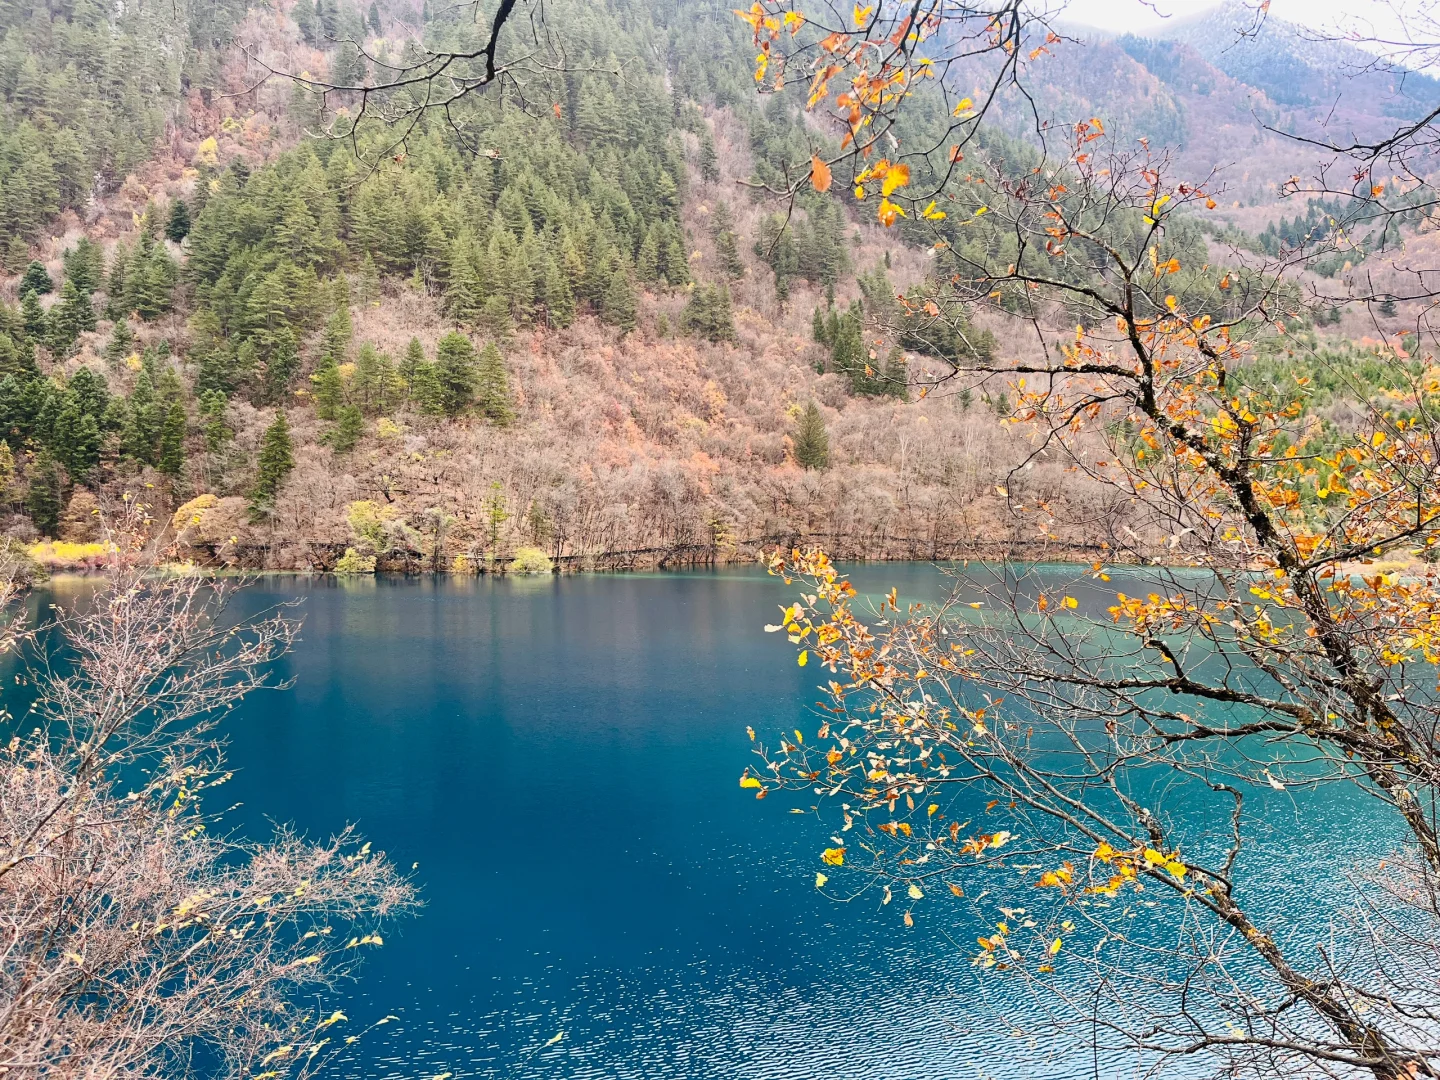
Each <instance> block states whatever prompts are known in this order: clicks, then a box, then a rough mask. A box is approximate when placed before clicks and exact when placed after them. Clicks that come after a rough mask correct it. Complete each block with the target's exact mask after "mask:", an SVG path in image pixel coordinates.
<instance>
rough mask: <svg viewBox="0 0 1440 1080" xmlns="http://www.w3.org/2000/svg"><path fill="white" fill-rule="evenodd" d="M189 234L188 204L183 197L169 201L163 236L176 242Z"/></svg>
mask: <svg viewBox="0 0 1440 1080" xmlns="http://www.w3.org/2000/svg"><path fill="white" fill-rule="evenodd" d="M189 235H190V206H189V204H188V203H186V201H185V200H184V199H174V200H172V201H171V203H170V218H169V220H168V221H166V222H165V236H166V238H167V239H169V240H173V241H174V242H175V243H177V244H178V243H180V241H181V240H184V239H185V237H187V236H189Z"/></svg>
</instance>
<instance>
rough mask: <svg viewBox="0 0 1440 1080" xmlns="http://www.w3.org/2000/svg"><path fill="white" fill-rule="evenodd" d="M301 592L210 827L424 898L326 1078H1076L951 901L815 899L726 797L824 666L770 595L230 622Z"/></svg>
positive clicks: (341, 595)
mask: <svg viewBox="0 0 1440 1080" xmlns="http://www.w3.org/2000/svg"><path fill="white" fill-rule="evenodd" d="M856 580H857V583H858V584H860V585H861V587H862V588H873V589H876V590H879V589H881V588H888V587H889V586H890V585H892V584H893V585H897V586H898V587H899V591H900V595H901V598H902V600H904V599H913V600H928V599H936V598H938V597H939V596H941V595H942V593H943V591H944V589H945V587H946V585H947V584H948V582H947V579H945V578H944V577H942V576H941V575H940V574H939V573H938V572H937V571H936V570H935V569H934V568H933V567H928V566H921V565H888V566H875V567H868V568H862V569H861V570H860V571H858V572H857V575H856ZM296 596H300V597H303V604H302V605H301V608H300V612H301V614H302V615H303V618H304V631H303V634H302V639H301V641H300V643H299V645H298V647H297V648H296V649H295V651H294V652H293V654H291V655H290V656H289V657H287V658H286V660H285V661H284V664H283V668H284V672H285V674H288V675H291V676H293V677H294V679H295V686H294V688H293V689H291V690H289V691H285V692H282V693H267V694H264V695H261V696H258V697H255V698H253V699H252V700H250V701H249V702H247V703H246V704H245V705H244V707H243V708H242V709H241V710H239V711H238V713H237V714H236V715H235V716H234V717H233V718H231V719H230V720H228V721H227V722H226V732H227V734H228V736H229V739H230V749H229V757H230V762H231V764H232V765H233V766H234V767H235V768H236V769H237V776H236V779H235V780H234V781H233V783H232V786H231V787H230V788H228V789H227V792H228V794H229V795H230V796H231V797H234V798H238V799H240V800H241V802H242V805H241V806H240V808H239V809H238V810H236V811H234V812H233V813H232V814H231V815H230V817H229V820H230V821H231V823H232V824H233V825H234V826H236V827H238V828H241V829H243V830H245V831H247V832H249V833H251V834H252V835H260V834H263V832H264V830H265V829H266V828H268V825H267V822H269V821H288V822H294V823H295V824H296V825H297V826H298V827H299V828H300V829H302V830H304V831H307V832H309V833H311V834H320V833H327V832H330V831H333V830H337V829H339V828H341V827H342V826H344V825H345V824H347V823H351V822H353V823H356V824H357V825H358V826H359V827H360V829H361V831H362V832H363V833H364V834H365V836H366V837H367V838H368V839H370V840H371V841H372V842H373V843H374V845H375V846H376V847H377V848H381V849H384V850H385V851H387V852H388V853H390V855H391V856H392V857H393V858H394V859H395V861H396V862H397V863H398V864H400V865H401V866H404V867H408V866H410V865H411V864H412V863H417V864H418V866H417V869H416V871H415V876H416V879H417V881H418V882H419V883H420V885H421V886H422V889H423V896H424V900H425V907H424V909H423V910H422V911H421V912H420V914H419V916H418V917H416V918H414V919H410V920H406V921H404V922H400V923H396V924H393V925H392V926H391V927H390V928H389V929H388V930H387V931H386V935H385V936H386V944H385V946H384V948H383V949H381V950H378V951H377V952H376V953H375V954H374V956H373V957H372V959H370V960H369V962H368V963H367V966H366V968H365V969H364V972H363V976H362V979H361V981H360V982H359V984H358V985H356V986H354V987H352V988H347V989H345V990H343V991H342V993H341V995H340V997H339V999H338V1000H334V1001H332V1000H327V1001H326V1002H325V1003H324V1007H325V1008H326V1009H327V1010H328V1009H329V1008H332V1007H342V1008H344V1009H345V1011H346V1012H347V1013H348V1015H349V1016H350V1017H351V1020H352V1028H353V1027H359V1026H361V1025H363V1024H365V1023H367V1022H370V1021H373V1020H375V1019H377V1018H379V1017H382V1016H384V1015H386V1014H393V1015H395V1016H396V1017H398V1021H396V1022H394V1023H391V1024H389V1025H387V1026H385V1027H383V1028H380V1029H379V1030H377V1031H375V1032H373V1033H372V1034H370V1035H368V1036H367V1037H366V1038H365V1040H364V1041H362V1042H361V1043H360V1044H358V1045H357V1046H356V1047H355V1048H353V1049H352V1050H351V1051H350V1052H349V1053H350V1056H349V1057H348V1058H346V1059H344V1060H343V1061H342V1062H341V1069H340V1072H341V1073H342V1074H343V1075H347V1076H353V1077H363V1078H366V1080H381V1078H389V1077H396V1078H400V1077H404V1078H407V1080H408V1078H422V1077H423V1078H428V1077H434V1076H437V1075H438V1074H441V1073H451V1074H452V1075H453V1077H454V1078H455V1080H461V1078H465V1077H524V1078H531V1077H534V1078H541V1077H544V1078H561V1077H565V1078H569V1077H605V1078H612V1077H613V1078H629V1077H634V1078H642V1077H643V1078H645V1080H659V1078H670V1077H674V1078H702V1077H725V1078H728V1080H734V1078H764V1080H769V1078H787V1077H796V1078H801V1077H804V1078H809V1077H816V1078H820V1077H825V1078H850V1077H854V1078H857V1080H858V1078H862V1077H863V1078H866V1080H902V1078H903V1080H910V1078H922V1077H924V1078H929V1077H934V1078H940V1077H946V1078H951V1077H985V1076H997V1077H1017V1078H1018V1077H1031V1076H1042V1075H1043V1076H1047V1077H1079V1076H1089V1075H1091V1074H1092V1069H1093V1062H1092V1059H1091V1058H1090V1055H1089V1053H1088V1052H1085V1053H1083V1054H1081V1053H1080V1052H1079V1051H1078V1050H1077V1048H1076V1047H1074V1046H1073V1045H1064V1046H1035V1045H1033V1044H1030V1043H1029V1041H1028V1040H1026V1039H1017V1038H1015V1037H1014V1036H1012V1034H1011V1030H1012V1027H1013V1024H1012V1023H1010V1022H1007V1018H1011V1019H1014V1020H1016V1021H1018V1020H1020V1019H1023V1018H1024V1017H1025V1016H1026V1010H1027V1009H1029V1008H1030V1007H1031V1006H1030V1005H1029V1003H1027V1002H1026V1001H1024V1000H1019V999H1016V1000H1011V999H1009V998H1007V994H1010V993H1013V992H1015V991H1014V990H1012V989H1011V986H1012V984H1011V983H1009V982H1007V981H1006V980H1004V979H1003V978H1001V979H997V978H994V977H993V976H991V977H989V978H984V977H982V976H981V975H980V974H979V973H977V972H976V971H975V970H974V969H973V968H972V966H971V963H970V957H971V955H972V953H973V951H974V948H973V944H970V943H973V941H974V933H973V928H972V927H970V926H968V925H967V924H966V922H965V918H966V916H965V914H964V912H963V911H960V910H958V905H955V906H945V905H940V904H936V905H932V906H931V907H930V908H928V909H927V908H925V907H924V906H921V908H920V910H919V911H918V912H917V915H918V919H917V924H916V926H915V927H914V928H913V929H909V930H907V929H906V928H904V926H903V924H902V923H901V919H900V912H899V911H898V910H897V909H898V907H899V905H893V906H891V907H890V908H886V909H881V907H880V905H879V902H878V899H875V900H873V901H872V900H870V899H866V900H863V901H860V902H857V903H854V904H849V905H846V904H840V903H836V902H832V901H829V900H826V899H825V898H823V897H822V896H820V895H819V894H818V893H817V891H816V890H815V888H814V874H815V870H816V869H817V866H818V864H817V861H816V859H817V853H818V851H819V849H820V848H821V847H824V846H826V843H827V842H828V841H827V837H828V836H829V833H830V826H829V825H828V824H826V823H823V822H821V821H818V820H817V819H816V818H815V817H814V816H813V815H809V814H791V813H789V812H787V811H788V806H787V805H786V804H784V803H783V802H782V800H781V798H779V797H775V798H771V799H767V800H765V801H763V802H757V801H756V800H754V799H753V798H752V797H750V796H749V793H746V792H742V791H741V790H740V789H739V788H738V786H737V779H738V777H739V776H740V774H741V770H742V769H743V768H744V767H745V765H746V764H747V763H748V762H749V761H750V760H751V758H750V743H749V740H748V739H747V737H746V734H745V728H746V726H747V725H750V726H752V727H754V728H755V729H756V730H757V731H760V732H767V731H772V732H773V731H775V730H777V729H789V728H793V727H796V726H798V725H802V724H803V726H804V727H805V728H807V729H813V727H814V726H815V722H814V721H813V719H810V718H808V717H807V715H806V714H807V712H808V709H809V706H810V704H811V703H812V702H813V701H814V700H815V699H816V697H817V696H818V695H817V694H816V692H815V689H814V686H815V683H816V682H817V673H816V672H815V671H813V670H812V671H806V670H804V669H800V668H798V667H797V666H796V664H795V658H794V652H793V649H792V648H791V647H790V646H788V644H787V643H786V642H785V641H784V640H783V639H781V638H780V637H779V636H778V635H767V634H765V633H764V632H763V630H762V627H763V624H765V623H766V622H770V621H773V620H774V618H775V613H776V605H777V604H779V603H780V602H781V600H782V598H784V597H785V596H786V590H785V588H784V586H783V585H782V584H781V583H780V582H778V581H776V580H774V579H771V578H768V577H766V576H765V575H764V574H763V573H760V572H759V571H758V570H746V571H735V572H718V573H695V574H668V575H658V574H657V575H635V576H613V577H612V576H595V577H572V578H560V579H555V578H544V579H506V580H499V581H495V580H490V579H481V580H475V579H467V580H459V581H449V580H433V579H411V580H405V579H366V580H364V581H360V582H336V581H334V580H325V579H319V580H313V579H290V578H283V577H281V578H267V579H263V580H262V581H261V582H260V584H258V585H257V586H254V587H253V588H252V589H251V590H250V592H249V593H248V595H247V598H246V600H245V603H246V605H247V606H251V607H259V606H263V605H268V604H270V603H273V602H276V601H279V600H287V599H291V598H293V597H296ZM1357 812H1358V811H1357ZM1287 814H1288V815H1289V816H1288V817H1287V816H1286V815H1287ZM1335 820H1336V819H1335V818H1334V817H1332V818H1331V824H1334V823H1335ZM1277 821H1278V824H1277V825H1276V826H1275V828H1276V829H1277V830H1278V831H1279V832H1280V833H1282V834H1285V833H1288V834H1289V835H1286V836H1285V837H1284V844H1283V847H1284V849H1285V851H1286V858H1287V859H1288V860H1291V869H1292V871H1293V870H1296V869H1297V868H1299V867H1301V866H1302V865H1309V866H1311V867H1312V868H1313V867H1317V866H1321V865H1323V864H1324V862H1325V859H1326V853H1325V848H1324V845H1323V842H1322V840H1323V838H1319V839H1314V842H1313V843H1311V842H1310V841H1308V840H1307V839H1306V837H1305V836H1304V835H1302V834H1303V830H1302V829H1301V828H1300V821H1301V818H1300V815H1299V814H1298V812H1292V811H1284V810H1283V808H1282V813H1281V815H1280V818H1278V819H1277ZM1342 823H1343V817H1342ZM1312 839H1313V838H1312ZM1307 844H1308V845H1309V846H1307ZM1294 902H1295V901H1293V900H1292V899H1288V898H1278V897H1277V898H1276V899H1274V900H1270V901H1267V903H1269V904H1270V905H1271V906H1272V907H1274V908H1275V910H1276V912H1277V913H1288V914H1289V915H1290V916H1294V915H1295V914H1296V913H1297V910H1298V909H1294V908H1286V907H1285V906H1284V905H1288V904H1293V903H1294ZM927 903H928V901H927ZM560 1032H563V1033H564V1035H563V1037H562V1038H561V1039H560V1040H559V1041H558V1042H555V1043H554V1044H553V1045H548V1046H547V1045H546V1043H547V1042H548V1041H549V1040H551V1039H552V1037H554V1036H555V1035H557V1034H558V1033H560ZM1102 1074H1103V1075H1106V1076H1128V1075H1133V1074H1134V1069H1133V1067H1127V1066H1125V1065H1121V1064H1119V1063H1118V1062H1115V1063H1107V1064H1106V1066H1105V1067H1104V1068H1103V1069H1102Z"/></svg>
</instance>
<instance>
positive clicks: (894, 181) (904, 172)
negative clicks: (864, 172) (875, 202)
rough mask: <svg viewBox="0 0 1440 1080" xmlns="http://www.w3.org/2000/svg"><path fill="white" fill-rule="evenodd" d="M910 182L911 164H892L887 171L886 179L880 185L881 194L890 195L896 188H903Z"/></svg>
mask: <svg viewBox="0 0 1440 1080" xmlns="http://www.w3.org/2000/svg"><path fill="white" fill-rule="evenodd" d="M908 183H910V166H909V165H891V166H890V168H889V169H887V170H886V172H885V180H884V182H883V183H882V184H881V185H880V194H881V195H885V196H889V195H891V194H893V193H894V191H895V189H896V188H902V187H904V186H905V185H906V184H908Z"/></svg>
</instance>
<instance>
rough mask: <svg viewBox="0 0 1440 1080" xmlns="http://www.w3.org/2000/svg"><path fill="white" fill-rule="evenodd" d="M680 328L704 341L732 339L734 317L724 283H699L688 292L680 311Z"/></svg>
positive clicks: (727, 290)
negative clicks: (693, 289) (685, 301)
mask: <svg viewBox="0 0 1440 1080" xmlns="http://www.w3.org/2000/svg"><path fill="white" fill-rule="evenodd" d="M680 329H681V330H682V331H684V332H685V333H687V334H694V335H695V336H697V337H702V338H704V339H705V340H706V341H715V342H720V341H734V340H735V318H734V315H733V314H732V312H731V308H730V290H729V288H728V287H726V286H724V285H701V286H699V287H698V288H696V289H695V291H694V292H692V293H691V294H690V300H689V301H688V302H687V303H686V305H685V310H684V311H682V312H681V313H680Z"/></svg>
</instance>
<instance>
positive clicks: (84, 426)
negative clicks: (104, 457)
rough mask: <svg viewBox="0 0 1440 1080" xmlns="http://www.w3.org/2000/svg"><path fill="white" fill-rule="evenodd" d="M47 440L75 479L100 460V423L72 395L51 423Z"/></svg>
mask: <svg viewBox="0 0 1440 1080" xmlns="http://www.w3.org/2000/svg"><path fill="white" fill-rule="evenodd" d="M49 443H50V447H51V449H52V451H53V453H54V455H55V458H56V459H57V460H58V461H59V462H60V464H62V465H64V466H65V471H66V472H68V473H69V474H70V476H71V477H73V478H74V479H76V480H83V479H84V478H85V477H86V476H88V475H89V474H90V471H91V470H92V469H93V468H94V467H95V466H96V465H97V464H98V463H99V461H100V425H99V423H98V422H97V421H96V419H95V417H94V416H91V415H90V414H89V413H87V412H84V411H83V410H82V408H81V406H80V403H79V402H77V401H75V400H74V399H73V398H72V399H70V400H68V401H66V402H65V404H64V405H63V406H62V407H61V409H60V413H59V415H58V416H57V417H56V418H55V420H54V423H53V424H52V425H51V429H50V438H49Z"/></svg>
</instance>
